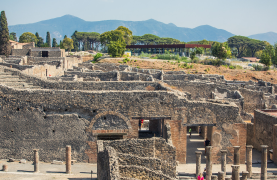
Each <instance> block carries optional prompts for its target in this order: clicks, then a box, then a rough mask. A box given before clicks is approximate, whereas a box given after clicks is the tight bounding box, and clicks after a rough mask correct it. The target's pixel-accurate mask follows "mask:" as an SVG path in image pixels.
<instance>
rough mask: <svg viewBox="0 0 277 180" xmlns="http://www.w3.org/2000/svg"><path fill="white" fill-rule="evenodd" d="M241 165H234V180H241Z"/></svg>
mask: <svg viewBox="0 0 277 180" xmlns="http://www.w3.org/2000/svg"><path fill="white" fill-rule="evenodd" d="M239 169H240V166H239V165H232V180H239Z"/></svg>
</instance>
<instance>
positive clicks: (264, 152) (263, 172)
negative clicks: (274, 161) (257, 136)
mask: <svg viewBox="0 0 277 180" xmlns="http://www.w3.org/2000/svg"><path fill="white" fill-rule="evenodd" d="M261 147H262V164H261V180H266V179H267V148H268V146H267V145H261Z"/></svg>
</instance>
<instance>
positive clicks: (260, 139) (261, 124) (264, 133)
mask: <svg viewBox="0 0 277 180" xmlns="http://www.w3.org/2000/svg"><path fill="white" fill-rule="evenodd" d="M266 111H267V112H270V110H266ZM273 111H274V110H273ZM274 124H277V117H276V116H273V115H270V114H268V113H266V112H264V111H260V110H255V111H254V136H253V137H252V138H253V140H252V141H253V147H254V148H255V149H257V150H259V151H261V150H262V149H261V145H268V149H273V144H272V143H273V126H274Z"/></svg>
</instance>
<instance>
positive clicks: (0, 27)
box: [0, 11, 11, 56]
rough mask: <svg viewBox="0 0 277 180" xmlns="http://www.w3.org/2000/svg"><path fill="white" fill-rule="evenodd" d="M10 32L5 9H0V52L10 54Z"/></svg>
mask: <svg viewBox="0 0 277 180" xmlns="http://www.w3.org/2000/svg"><path fill="white" fill-rule="evenodd" d="M9 40H10V34H9V29H8V23H7V18H6V15H5V11H1V16H0V54H1V55H6V56H8V55H10V54H11V44H10V41H9Z"/></svg>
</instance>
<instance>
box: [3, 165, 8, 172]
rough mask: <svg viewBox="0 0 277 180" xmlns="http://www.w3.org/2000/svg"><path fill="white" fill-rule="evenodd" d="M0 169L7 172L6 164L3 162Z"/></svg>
mask: <svg viewBox="0 0 277 180" xmlns="http://www.w3.org/2000/svg"><path fill="white" fill-rule="evenodd" d="M2 171H5V172H7V171H8V165H6V164H4V165H3V167H2Z"/></svg>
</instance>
